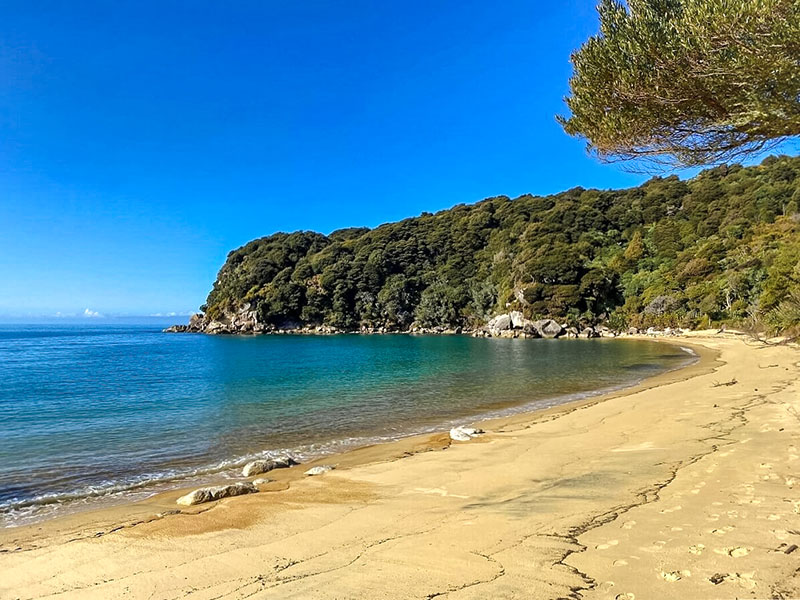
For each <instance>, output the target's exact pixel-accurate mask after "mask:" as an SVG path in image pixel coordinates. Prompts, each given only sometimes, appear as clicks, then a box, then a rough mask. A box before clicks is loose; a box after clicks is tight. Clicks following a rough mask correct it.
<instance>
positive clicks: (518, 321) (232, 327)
mask: <svg viewBox="0 0 800 600" xmlns="http://www.w3.org/2000/svg"><path fill="white" fill-rule="evenodd" d="M164 331H165V332H167V333H209V334H212V335H221V334H244V333H246V334H273V335H279V334H293V335H298V334H301V335H334V334H341V333H358V334H390V333H411V334H427V335H460V334H471V335H472V336H473V337H502V338H560V337H571V338H597V337H609V336H613V337H616V336H617V335H625V333H627V334H628V335H643V334H644V335H649V336H660V335H664V336H674V335H680V334H682V333H683V331H682V330H681V329H673V328H670V327H667V328H665V329H663V330H662V329H656V328H653V327H650V328H648V329H647V330H640V329H637V328H635V327H631V328H630V329H628V330H627V332H624V333H618V332H616V331H612V330H610V329H609V328H608V327H604V326H595V327H589V326H587V327H582V328H577V327H569V326H567V325H566V324H564V323H559V322H558V321H555V320H553V319H538V320H535V321H534V320H531V319H526V318H525V317H524V315H523V314H522V312H520V311H511V312H508V313H506V314H502V315H497V316H496V317H493V318H492V319H491V320H490V321H489V322H488V323H487V324H486V325H485V326H484V327H481V328H480V329H475V330H471V329H463V328H461V327H446V326H437V327H422V326H420V325H418V324H416V323H414V324H412V325H411V327H409V328H408V329H404V330H400V329H396V328H390V327H368V326H363V327H361V328H360V329H354V330H347V329H340V328H337V327H331V326H329V325H304V324H302V323H297V322H292V321H286V322H284V323H280V324H277V325H276V324H272V323H262V322H260V321H259V320H258V313H257V311H256V310H254V309H253V306H252V305H251V304H250V303H247V304H245V305H244V306H242V308H241V309H239V310H238V311H236V312H229V313H225V314H224V315H222V316H221V317H218V318H216V319H212V318H210V317H208V316H207V315H203V314H196V315H192V317H191V318H190V319H189V323H188V325H173V326H172V327H168V328H167V329H165V330H164Z"/></svg>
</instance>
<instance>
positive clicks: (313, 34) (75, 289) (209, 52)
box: [0, 0, 645, 316]
mask: <svg viewBox="0 0 800 600" xmlns="http://www.w3.org/2000/svg"><path fill="white" fill-rule="evenodd" d="M596 29H597V17H596V13H595V10H594V2H586V1H565V2H553V3H539V2H530V1H517V0H509V1H506V2H501V3H489V2H478V1H464V0H462V1H459V2H454V1H453V2H451V1H441V2H433V3H432V2H421V1H416V0H411V1H406V2H366V1H362V0H359V1H342V2H330V1H328V2H320V1H317V0H309V1H303V2H287V1H283V2H277V1H273V0H258V1H240V2H234V3H221V2H203V1H198V0H195V1H192V2H189V1H186V2H173V1H168V0H167V1H159V2H149V1H142V2H136V3H132V2H130V3H119V2H107V1H104V2H92V1H81V2H70V3H68V2H36V3H30V2H14V1H7V2H4V3H3V6H2V8H0V315H4V316H31V315H53V314H56V313H62V314H84V313H85V312H86V311H87V310H88V311H95V312H97V313H100V314H103V315H110V314H122V315H124V314H130V315H149V314H155V313H171V312H177V313H184V312H187V311H192V310H195V309H196V308H197V307H198V306H199V305H200V304H202V302H203V301H204V299H205V296H206V294H207V293H208V291H209V289H210V287H211V284H212V282H213V280H214V277H215V275H216V272H217V270H218V269H219V267H220V266H221V265H222V263H223V262H224V260H225V256H226V254H227V252H228V251H229V250H231V249H233V248H235V247H238V246H240V245H242V244H244V243H245V242H247V241H248V240H250V239H252V238H255V237H259V236H262V235H267V234H270V233H273V232H275V231H291V230H296V229H314V230H318V231H322V232H325V233H328V232H330V231H332V230H334V229H337V228H340V227H346V226H354V225H366V226H375V225H378V224H380V223H383V222H386V221H392V220H396V219H400V218H403V217H407V216H412V215H417V214H419V213H420V212H422V211H435V210H438V209H442V208H447V207H450V206H452V205H454V204H458V203H461V202H473V201H476V200H479V199H481V198H484V197H487V196H494V195H499V194H507V195H510V196H516V195H519V194H522V193H526V192H530V193H536V194H545V193H551V192H557V191H560V190H563V189H567V188H570V187H573V186H576V185H582V186H584V187H601V188H610V187H623V186H629V185H635V184H638V183H640V182H641V181H643V180H644V179H645V177H644V176H642V175H634V174H631V173H627V172H625V171H623V170H622V169H621V168H620V167H619V166H614V165H602V164H599V163H597V162H596V161H595V160H593V159H592V158H590V157H588V156H587V155H586V153H585V151H584V148H583V143H582V142H581V141H580V140H575V139H571V138H569V137H567V136H566V135H565V134H564V133H563V132H562V131H561V128H560V127H559V125H558V124H557V123H556V121H555V119H554V115H555V114H556V113H560V112H563V110H564V108H563V103H562V98H563V96H564V95H565V94H566V92H567V79H568V77H569V74H570V65H569V54H570V52H571V51H572V50H573V49H575V48H576V47H578V46H579V45H580V44H581V43H582V42H583V41H584V40H585V39H586V38H587V37H588V36H589V35H591V34H592V33H594V32H595V31H596ZM87 314H88V313H87Z"/></svg>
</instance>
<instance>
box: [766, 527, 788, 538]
mask: <svg viewBox="0 0 800 600" xmlns="http://www.w3.org/2000/svg"><path fill="white" fill-rule="evenodd" d="M770 533H771V534H772V535H774V536H775V537H776V538H778V539H779V540H785V539H786V538H788V537H789V532H788V531H786V530H785V529H771V530H770Z"/></svg>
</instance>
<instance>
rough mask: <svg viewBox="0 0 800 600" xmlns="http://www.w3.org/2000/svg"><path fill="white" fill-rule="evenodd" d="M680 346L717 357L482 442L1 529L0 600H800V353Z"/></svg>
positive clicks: (416, 446) (418, 442) (419, 446)
mask: <svg viewBox="0 0 800 600" xmlns="http://www.w3.org/2000/svg"><path fill="white" fill-rule="evenodd" d="M678 343H681V344H683V345H689V344H691V345H692V347H693V348H696V349H697V350H698V352H699V353H700V354H701V361H700V362H699V363H698V364H696V365H694V366H692V367H687V368H686V369H682V370H680V371H676V372H673V373H669V374H665V375H661V376H659V377H656V378H653V379H650V380H648V381H647V382H645V383H644V384H643V385H640V386H638V387H637V388H634V389H632V390H627V391H625V392H620V393H616V394H612V395H609V396H605V397H603V398H599V399H597V398H596V399H592V400H589V401H584V402H580V403H575V404H572V405H569V406H567V407H561V408H558V409H551V410H548V411H544V412H539V413H530V414H525V415H517V416H515V417H511V418H506V419H500V420H495V421H491V422H486V423H482V424H481V426H482V427H483V428H484V429H486V430H487V433H486V434H485V435H484V436H481V437H479V438H476V439H474V440H472V441H470V442H464V443H457V442H454V443H452V444H451V443H450V442H449V439H448V437H447V435H446V434H440V435H435V436H419V437H415V438H409V439H406V440H401V441H399V442H395V443H391V444H383V445H379V446H373V447H369V448H363V449H360V450H357V451H354V452H350V453H347V454H343V455H340V456H338V457H335V458H330V457H329V458H327V459H326V460H325V461H324V462H325V463H335V464H337V465H338V467H337V469H336V470H335V471H332V472H329V473H326V474H324V475H321V476H319V477H311V478H303V477H302V475H301V474H302V472H303V471H304V470H305V469H306V468H308V467H307V466H302V467H298V468H294V469H289V470H284V471H283V472H280V473H278V474H277V475H273V474H272V473H271V474H270V477H274V478H275V479H277V481H275V482H273V483H269V484H266V485H263V486H261V493H259V494H253V495H249V496H240V497H236V498H229V499H226V500H222V501H219V502H216V503H211V504H208V505H201V506H197V507H192V508H190V509H185V508H184V509H182V512H180V513H176V512H175V510H176V509H177V508H178V507H177V506H176V504H175V499H176V498H177V497H178V496H180V495H181V493H183V492H184V491H185V490H184V491H176V492H173V493H169V494H161V495H159V496H157V497H155V498H152V499H150V500H148V501H146V502H142V503H138V504H133V505H129V506H124V507H117V508H113V509H105V510H99V511H93V512H90V513H84V514H79V515H73V516H70V517H65V518H61V519H55V520H52V521H49V522H46V523H43V524H38V525H32V526H28V527H22V528H17V529H7V530H3V531H2V532H0V598H42V597H48V598H80V599H92V598H98V599H104V600H107V599H113V598H133V599H139V598H141V599H163V598H185V597H189V598H194V599H203V600H210V599H212V598H213V599H222V598H225V599H235V598H236V599H238V598H255V599H260V598H331V599H333V598H338V599H346V598H368V599H374V598H442V597H447V598H453V599H463V598H481V599H486V598H536V599H548V598H553V599H555V598H570V597H572V598H603V599H619V600H628V599H637V598H638V599H640V600H645V599H662V598H664V599H667V598H675V599H681V600H686V599H693V598H698V599H708V598H791V597H800V589H798V588H800V578H798V577H797V576H796V572H797V570H798V567H800V549H797V546H800V493H798V490H800V460H798V459H800V412H798V411H800V381H798V379H800V378H798V373H800V352H798V351H797V349H795V348H791V347H786V346H778V347H775V346H764V345H756V344H752V343H748V342H746V341H745V339H744V338H742V337H741V336H735V335H728V334H724V335H716V336H712V335H700V336H692V337H688V338H680V340H678ZM732 380H736V383H735V384H733V385H718V384H721V383H725V382H731V381H732ZM159 515H160V516H159Z"/></svg>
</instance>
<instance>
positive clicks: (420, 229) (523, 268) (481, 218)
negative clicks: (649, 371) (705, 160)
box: [206, 157, 800, 330]
mask: <svg viewBox="0 0 800 600" xmlns="http://www.w3.org/2000/svg"><path fill="white" fill-rule="evenodd" d="M798 200H800V158H789V157H771V158H769V159H766V160H764V162H763V163H762V165H760V166H758V167H748V168H742V167H740V166H738V165H731V166H719V167H715V168H713V169H708V170H706V171H703V172H702V173H701V174H700V175H699V176H697V177H696V178H694V179H692V180H689V181H680V180H679V179H678V178H677V177H675V176H671V177H666V178H660V177H655V178H652V179H651V180H649V181H648V182H646V183H644V184H643V185H641V186H639V187H637V188H631V189H628V190H618V191H601V190H584V189H582V188H575V189H572V190H568V191H566V192H563V193H561V194H557V195H554V196H548V197H537V196H520V197H519V198H516V199H515V200H510V199H509V198H506V197H498V198H491V199H487V200H484V201H483V202H479V203H477V204H475V205H472V206H463V205H461V206H458V207H455V208H453V209H451V210H447V211H442V212H439V213H437V214H435V215H425V216H422V217H419V218H415V219H406V220H404V221H400V222H397V223H389V224H386V225H382V226H380V227H378V228H376V229H373V230H366V229H348V230H341V231H339V232H336V233H335V234H332V235H331V236H328V237H326V236H323V235H321V234H318V233H312V232H297V233H292V234H286V233H278V234H275V235H272V236H269V237H265V238H260V239H258V240H254V241H253V242H250V243H249V244H246V245H245V246H243V247H242V248H239V249H237V250H235V251H234V252H231V253H230V255H229V257H228V260H227V262H226V263H225V265H224V266H223V267H222V269H221V270H220V272H219V276H218V278H217V281H216V282H215V283H214V288H213V290H212V291H211V293H210V294H209V297H208V302H207V306H206V312H207V313H208V314H209V315H210V316H213V317H214V318H224V315H225V314H226V313H227V312H230V311H236V310H238V309H239V308H241V307H243V306H244V305H246V304H250V306H251V308H250V309H249V310H257V311H258V315H259V322H262V323H272V324H280V323H283V322H291V321H297V320H299V321H301V322H303V323H306V324H310V325H318V324H326V325H333V326H336V327H341V328H352V329H358V328H359V327H361V326H365V327H386V328H388V329H389V330H406V329H408V328H409V327H410V326H411V325H412V324H413V323H414V322H415V321H416V322H417V323H418V324H419V325H422V326H427V327H436V326H443V327H455V326H459V325H460V326H467V327H476V326H479V325H481V324H483V323H485V322H486V320H487V319H488V318H489V317H491V316H493V315H494V314H497V313H499V312H506V311H508V310H521V311H523V312H524V313H525V314H526V316H528V317H536V318H538V317H553V318H556V319H558V320H562V319H565V318H574V319H577V320H578V321H583V322H586V323H593V322H594V321H596V320H602V319H603V318H604V317H603V315H606V316H609V318H610V317H611V316H613V319H614V321H615V322H616V323H624V324H631V325H636V326H649V325H686V326H691V325H693V324H696V323H698V322H700V321H701V320H702V321H708V320H712V321H727V322H732V323H734V322H742V321H743V320H745V319H749V318H751V317H753V316H755V317H757V318H759V319H763V320H764V321H765V322H767V323H771V324H780V323H783V324H784V326H787V325H786V323H787V320H786V319H788V318H789V317H790V316H791V315H793V314H795V313H794V312H793V310H794V308H793V306H794V305H793V304H792V302H794V300H793V298H795V296H797V295H798V294H800V291H798V289H800V271H798V269H799V268H800V267H798V265H800V215H797V214H796V213H797V206H798ZM659 298H660V300H658V302H656V303H655V304H653V303H654V302H655V301H656V299H659ZM667 300H668V301H667ZM770 315H771V316H770Z"/></svg>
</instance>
